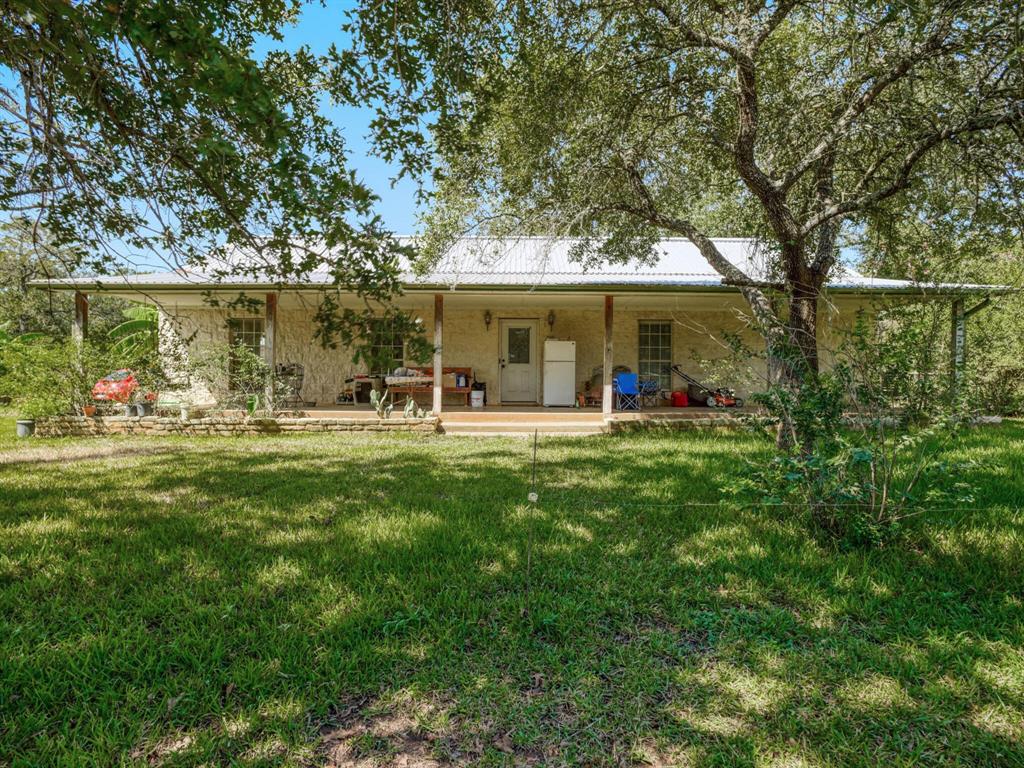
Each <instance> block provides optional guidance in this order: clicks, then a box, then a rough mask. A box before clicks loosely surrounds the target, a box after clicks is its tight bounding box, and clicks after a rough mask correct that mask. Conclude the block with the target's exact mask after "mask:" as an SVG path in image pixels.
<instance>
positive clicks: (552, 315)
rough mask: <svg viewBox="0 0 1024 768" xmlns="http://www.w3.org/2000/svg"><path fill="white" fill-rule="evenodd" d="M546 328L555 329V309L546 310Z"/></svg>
mask: <svg viewBox="0 0 1024 768" xmlns="http://www.w3.org/2000/svg"><path fill="white" fill-rule="evenodd" d="M548 328H549V329H550V330H552V331H553V330H554V329H555V310H553V309H549V310H548Z"/></svg>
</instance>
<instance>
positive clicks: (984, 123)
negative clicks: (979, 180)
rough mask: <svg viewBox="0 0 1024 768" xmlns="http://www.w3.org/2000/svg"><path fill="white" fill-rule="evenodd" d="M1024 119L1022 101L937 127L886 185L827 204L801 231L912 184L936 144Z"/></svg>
mask: <svg viewBox="0 0 1024 768" xmlns="http://www.w3.org/2000/svg"><path fill="white" fill-rule="evenodd" d="M1022 121H1024V105H1020V104H1018V105H1017V106H1016V108H1015V109H1013V110H1012V111H1009V112H1002V113H998V114H992V115H982V116H979V117H976V118H974V119H972V120H966V121H964V122H963V123H960V124H959V125H957V126H947V127H945V128H943V129H942V130H940V131H936V132H935V133H933V134H930V135H928V136H926V137H925V138H923V139H922V140H921V141H919V142H918V143H917V144H916V145H915V146H914V148H913V149H912V150H911V151H910V152H908V153H907V154H906V156H905V157H904V158H903V162H902V163H901V164H900V167H899V169H898V170H897V171H896V174H895V176H894V177H893V179H892V181H891V182H890V183H889V184H887V185H886V186H884V187H881V188H880V189H877V190H875V191H874V192H870V193H867V194H863V195H861V196H859V197H854V198H852V199H849V200H845V201H842V202H838V203H833V204H832V205H830V206H828V207H827V208H825V209H824V210H823V211H821V213H819V214H818V215H817V216H814V217H813V218H811V219H809V220H808V221H807V222H806V223H805V224H804V226H803V227H802V229H801V235H802V236H806V235H808V234H810V233H811V232H813V231H814V230H815V229H816V228H817V227H820V226H821V225H822V224H824V223H825V222H827V221H830V220H832V219H835V218H837V217H840V216H846V215H848V214H850V213H853V212H855V211H859V210H863V209H864V208H867V207H868V206H871V205H874V204H875V203H879V202H881V201H882V200H885V199H887V198H890V197H892V196H893V195H895V194H897V193H898V192H901V191H902V190H904V189H906V188H907V187H908V186H910V183H911V180H912V179H911V177H912V174H913V172H914V169H915V168H916V166H917V164H918V163H919V162H920V161H921V160H922V159H923V158H924V157H925V156H926V155H927V154H928V153H929V152H931V151H932V150H933V149H935V148H936V147H938V146H940V145H942V144H944V143H946V142H948V141H950V140H952V139H954V138H956V137H958V136H963V135H965V134H970V133H976V132H979V131H987V130H992V129H993V128H997V127H999V126H1003V125H1019V124H1020V123H1021V122H1022ZM877 167H878V164H873V165H872V167H871V169H870V171H869V173H874V172H875V171H876V170H877ZM870 181H871V179H870V178H868V177H867V176H865V177H863V178H862V179H861V180H860V182H858V184H857V188H858V189H866V188H867V186H868V184H870Z"/></svg>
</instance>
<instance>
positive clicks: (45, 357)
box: [0, 338, 123, 418]
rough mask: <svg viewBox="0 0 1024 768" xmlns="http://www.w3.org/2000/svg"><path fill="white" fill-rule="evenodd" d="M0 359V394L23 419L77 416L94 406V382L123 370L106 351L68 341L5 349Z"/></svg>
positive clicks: (28, 343)
mask: <svg viewBox="0 0 1024 768" xmlns="http://www.w3.org/2000/svg"><path fill="white" fill-rule="evenodd" d="M2 356H3V363H2V365H3V369H4V372H3V375H2V376H0V393H2V394H3V395H5V396H6V397H9V398H10V400H11V404H12V405H13V406H14V408H15V411H16V412H17V414H18V415H19V416H21V417H24V418H41V417H44V416H57V415H62V414H75V413H78V414H80V413H82V412H83V409H84V407H85V406H87V405H90V404H92V403H93V399H92V388H93V386H94V385H95V384H96V382H97V381H98V380H99V379H101V378H102V377H104V376H106V375H107V374H109V373H110V372H111V371H114V370H118V369H119V368H121V367H123V366H121V365H120V361H119V360H118V359H117V358H116V357H114V356H112V355H111V353H110V352H109V351H108V350H105V349H103V348H101V347H98V346H95V345H93V344H89V343H85V344H81V345H79V344H76V343H75V342H73V341H70V340H64V341H54V340H51V339H47V338H36V339H32V340H29V341H24V342H19V343H14V344H8V345H6V346H5V347H4V349H3V352H2Z"/></svg>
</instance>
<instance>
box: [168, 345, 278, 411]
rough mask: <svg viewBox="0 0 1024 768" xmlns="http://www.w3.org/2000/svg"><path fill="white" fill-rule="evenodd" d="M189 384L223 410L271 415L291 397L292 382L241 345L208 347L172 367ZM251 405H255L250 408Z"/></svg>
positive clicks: (193, 352)
mask: <svg viewBox="0 0 1024 768" xmlns="http://www.w3.org/2000/svg"><path fill="white" fill-rule="evenodd" d="M175 367H176V368H178V369H180V370H182V371H183V374H184V376H185V377H186V378H187V379H188V381H189V383H190V384H200V385H202V386H203V387H204V388H205V389H206V390H208V391H209V393H210V395H211V396H212V397H213V399H214V400H216V402H217V404H218V405H220V406H222V407H224V408H232V409H244V410H246V411H247V412H249V413H250V415H251V414H252V413H254V412H255V410H260V411H263V412H266V413H275V412H277V411H279V410H281V409H282V407H283V406H284V404H285V403H287V402H289V401H290V400H293V399H294V398H295V395H296V392H295V389H294V379H293V377H291V376H281V375H278V374H277V373H276V372H275V371H274V369H273V368H272V367H271V366H270V364H268V363H267V361H266V360H265V359H264V358H263V357H262V356H261V355H258V354H256V353H255V352H253V351H252V350H251V349H249V348H248V347H246V346H245V345H243V344H236V345H233V346H232V345H228V344H210V345H204V346H203V347H201V348H199V349H195V350H193V351H192V352H191V353H190V354H189V355H188V358H187V360H186V361H184V362H182V363H180V364H178V365H176V366H175ZM254 403H255V406H254V405H253V404H254Z"/></svg>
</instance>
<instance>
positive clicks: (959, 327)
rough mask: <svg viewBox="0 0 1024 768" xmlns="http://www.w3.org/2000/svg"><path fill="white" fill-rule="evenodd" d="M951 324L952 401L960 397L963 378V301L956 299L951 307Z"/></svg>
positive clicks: (964, 346)
mask: <svg viewBox="0 0 1024 768" xmlns="http://www.w3.org/2000/svg"><path fill="white" fill-rule="evenodd" d="M951 319H952V324H951V328H950V338H949V353H950V361H949V369H950V373H951V374H952V395H953V400H954V401H956V398H957V397H958V396H959V395H960V385H961V382H962V381H963V376H964V358H965V357H966V354H965V352H966V346H967V314H966V313H965V312H964V300H963V299H956V300H955V301H954V302H953V307H952V318H951Z"/></svg>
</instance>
